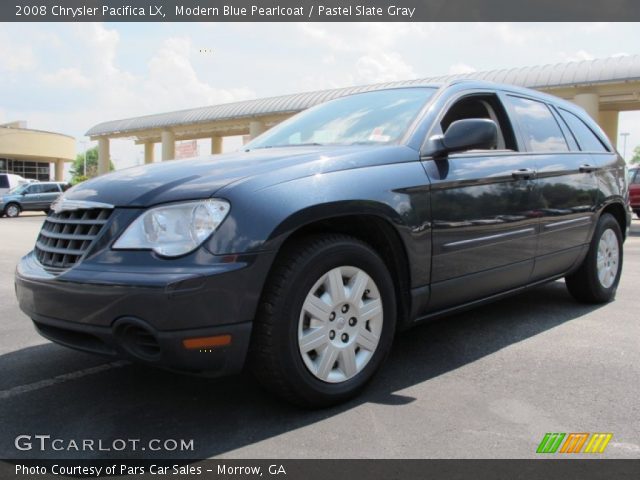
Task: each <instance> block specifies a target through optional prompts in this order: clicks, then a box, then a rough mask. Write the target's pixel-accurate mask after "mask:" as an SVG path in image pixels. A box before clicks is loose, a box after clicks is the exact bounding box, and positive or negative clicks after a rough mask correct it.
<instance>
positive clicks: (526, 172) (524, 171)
mask: <svg viewBox="0 0 640 480" xmlns="http://www.w3.org/2000/svg"><path fill="white" fill-rule="evenodd" d="M536 173H537V172H536V171H535V170H533V169H532V168H521V169H520V170H514V171H513V172H511V176H513V178H515V179H516V180H529V179H531V178H535V177H536Z"/></svg>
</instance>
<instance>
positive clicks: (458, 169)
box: [423, 91, 537, 311]
mask: <svg viewBox="0 0 640 480" xmlns="http://www.w3.org/2000/svg"><path fill="white" fill-rule="evenodd" d="M463 118H490V119H492V120H494V121H495V122H496V123H497V124H498V127H499V139H498V146H497V148H496V149H494V150H483V151H480V150H476V151H468V152H461V153H456V154H451V155H449V156H448V157H447V158H440V159H433V158H426V159H424V160H423V165H424V167H425V170H426V171H427V174H428V175H429V178H430V180H431V208H432V245H433V247H432V248H433V250H432V269H431V271H432V279H431V292H432V295H431V300H430V303H429V310H430V311H437V310H442V309H446V308H447V307H452V306H455V305H460V304H463V303H466V302H470V301H473V300H476V299H479V298H482V297H486V296H489V295H492V294H495V293H499V292H502V291H506V290H510V289H512V288H515V287H518V286H521V285H523V284H525V283H527V281H528V279H529V276H530V274H531V270H532V268H533V259H534V255H535V247H536V224H537V219H536V218H534V217H531V215H530V213H531V211H532V209H533V205H534V202H533V199H534V196H535V161H534V158H533V157H532V156H530V155H526V154H522V153H521V152H520V151H519V146H518V144H517V140H516V136H515V135H514V130H513V127H512V125H511V122H510V120H509V117H508V115H507V113H506V111H505V109H504V106H503V104H502V101H501V99H500V97H499V95H498V94H497V93H495V92H490V91H487V92H482V91H476V92H473V93H469V94H461V95H459V96H457V97H455V98H454V99H452V101H451V103H450V104H449V106H448V107H446V108H445V111H444V113H443V115H442V116H441V117H440V118H439V119H438V120H437V123H436V124H435V126H434V127H433V130H432V131H431V132H430V134H429V136H431V135H434V134H441V133H442V132H444V131H446V129H447V127H448V126H449V125H450V124H451V123H452V122H453V121H455V120H460V119H463Z"/></svg>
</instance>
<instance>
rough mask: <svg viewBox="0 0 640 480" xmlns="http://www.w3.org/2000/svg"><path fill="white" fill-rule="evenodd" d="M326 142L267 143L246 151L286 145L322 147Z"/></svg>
mask: <svg viewBox="0 0 640 480" xmlns="http://www.w3.org/2000/svg"><path fill="white" fill-rule="evenodd" d="M323 145H324V144H323V143H317V142H309V143H289V144H287V145H265V146H263V147H253V148H251V149H249V148H247V149H246V150H245V152H248V151H250V150H260V149H263V148H284V147H322V146H323Z"/></svg>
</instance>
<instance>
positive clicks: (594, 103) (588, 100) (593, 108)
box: [573, 93, 600, 122]
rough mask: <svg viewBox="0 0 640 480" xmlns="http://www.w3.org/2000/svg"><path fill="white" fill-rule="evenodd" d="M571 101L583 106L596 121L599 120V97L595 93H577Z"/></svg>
mask: <svg viewBox="0 0 640 480" xmlns="http://www.w3.org/2000/svg"><path fill="white" fill-rule="evenodd" d="M573 103H575V104H576V105H578V106H579V107H582V108H584V109H585V110H586V111H587V113H588V114H589V115H591V118H593V119H594V120H595V121H596V122H600V118H599V117H600V116H599V112H600V105H599V104H600V97H599V96H598V94H597V93H579V94H577V95H576V96H575V97H573Z"/></svg>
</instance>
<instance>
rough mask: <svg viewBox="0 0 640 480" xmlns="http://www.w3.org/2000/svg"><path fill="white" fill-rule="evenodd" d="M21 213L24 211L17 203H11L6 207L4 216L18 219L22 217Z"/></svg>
mask: <svg viewBox="0 0 640 480" xmlns="http://www.w3.org/2000/svg"><path fill="white" fill-rule="evenodd" d="M21 211H22V209H21V208H20V205H18V204H17V203H10V204H9V205H7V206H6V207H4V214H5V215H6V216H7V217H9V218H16V217H17V216H19V215H20V212H21Z"/></svg>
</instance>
